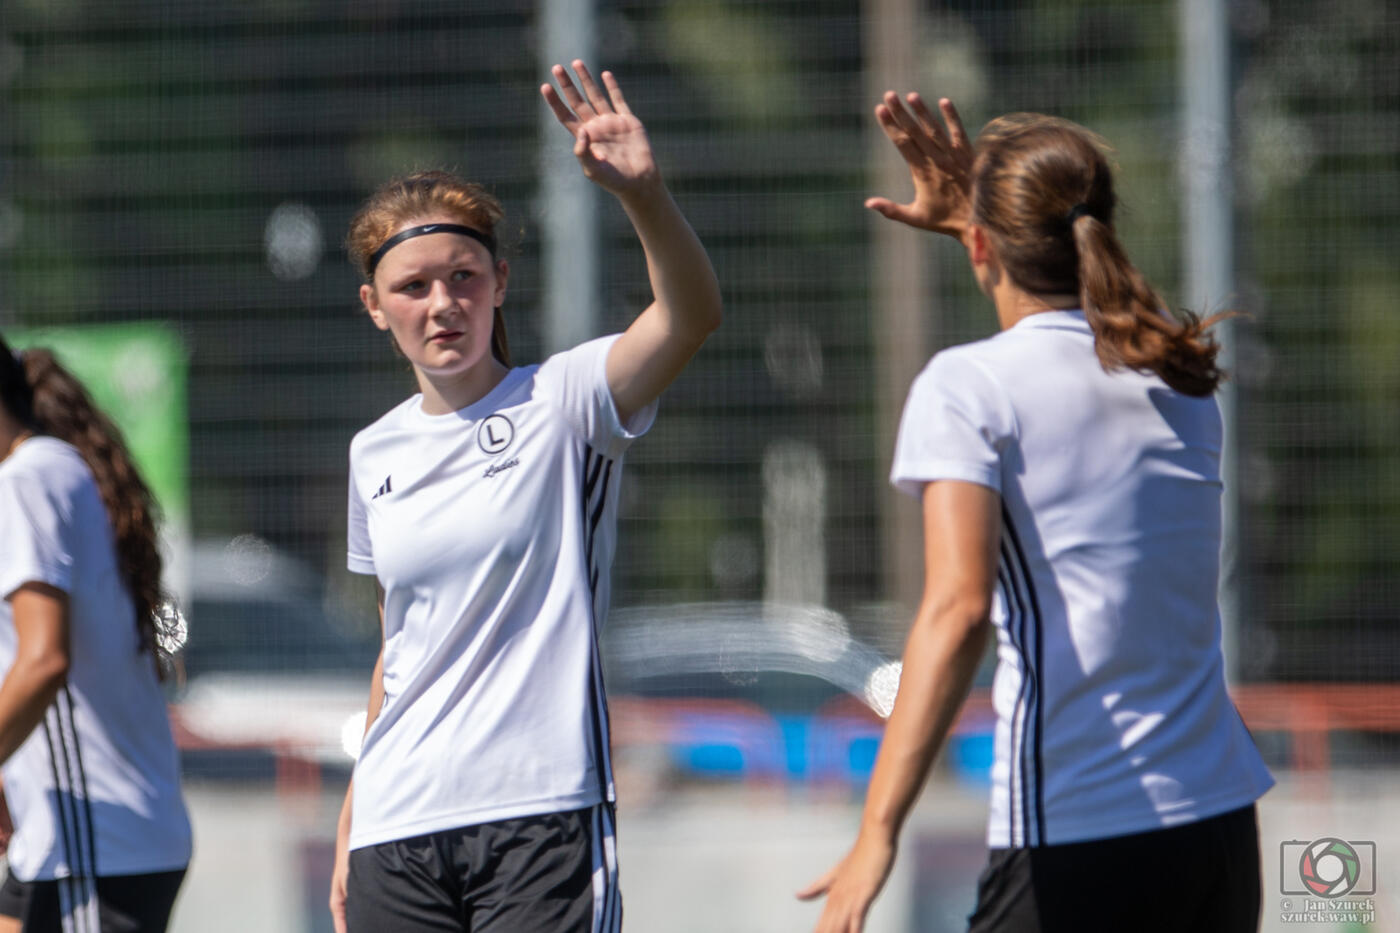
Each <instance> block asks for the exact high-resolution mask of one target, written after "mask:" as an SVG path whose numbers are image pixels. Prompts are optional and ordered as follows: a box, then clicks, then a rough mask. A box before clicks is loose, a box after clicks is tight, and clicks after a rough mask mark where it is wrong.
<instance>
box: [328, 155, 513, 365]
mask: <svg viewBox="0 0 1400 933" xmlns="http://www.w3.org/2000/svg"><path fill="white" fill-rule="evenodd" d="M436 214H447V215H449V216H451V217H453V218H455V219H456V220H458V221H459V222H461V223H463V224H466V225H467V226H469V227H473V228H475V229H477V230H480V231H481V232H482V233H487V234H490V235H492V236H495V234H496V226H497V225H498V224H499V223H501V221H503V220H504V219H505V216H506V212H505V208H503V207H502V206H501V202H500V201H498V200H496V198H495V196H494V195H492V194H491V193H490V192H489V191H487V190H486V189H485V188H483V187H482V186H481V185H478V184H476V183H474V182H469V181H463V180H462V179H461V178H458V177H457V176H456V175H453V174H452V173H451V172H443V171H430V172H415V173H413V174H412V175H405V176H404V177H402V178H395V179H394V180H393V181H391V182H389V183H388V184H386V185H384V186H382V187H381V188H380V189H379V190H378V191H376V192H375V193H374V194H372V195H370V196H369V198H368V199H367V200H366V201H365V203H364V204H363V205H362V206H361V207H360V209H359V211H357V212H356V214H355V216H354V217H353V218H351V220H350V232H349V233H348V234H347V235H346V237H345V250H346V252H348V253H349V254H350V260H351V262H353V263H354V264H355V268H357V269H359V270H360V275H362V276H363V277H364V280H365V281H366V282H369V283H373V282H374V273H373V271H372V270H371V269H370V257H371V256H373V255H374V252H375V250H377V249H379V247H380V246H382V245H383V243H384V241H385V240H387V239H389V237H391V236H393V235H394V232H395V231H396V230H398V229H399V228H400V227H402V226H403V225H404V224H405V223H407V222H408V221H410V220H421V219H425V218H427V217H429V216H431V215H436ZM491 259H492V260H493V261H494V260H495V259H496V256H495V255H494V254H493V255H492V257H491ZM491 355H492V356H494V357H495V358H496V359H497V360H499V361H500V362H501V363H502V364H503V365H505V366H509V365H510V344H509V342H508V341H507V339H506V322H505V316H504V315H502V314H501V309H500V308H497V309H496V314H495V317H494V319H493V323H492V325H491Z"/></svg>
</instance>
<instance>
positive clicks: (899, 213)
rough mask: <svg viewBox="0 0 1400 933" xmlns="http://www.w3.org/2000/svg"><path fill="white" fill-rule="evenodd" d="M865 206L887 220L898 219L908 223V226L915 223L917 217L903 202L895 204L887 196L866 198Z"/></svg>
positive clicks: (900, 221)
mask: <svg viewBox="0 0 1400 933" xmlns="http://www.w3.org/2000/svg"><path fill="white" fill-rule="evenodd" d="M865 206H866V208H868V209H869V210H872V211H874V212H875V213H877V214H879V215H880V216H881V217H884V218H886V219H888V220H894V221H898V222H899V223H902V224H909V225H910V226H916V225H917V218H916V217H915V215H914V212H913V211H911V210H910V209H909V208H908V207H906V206H905V205H903V204H896V203H895V202H894V201H891V200H890V199H889V198H866V199H865Z"/></svg>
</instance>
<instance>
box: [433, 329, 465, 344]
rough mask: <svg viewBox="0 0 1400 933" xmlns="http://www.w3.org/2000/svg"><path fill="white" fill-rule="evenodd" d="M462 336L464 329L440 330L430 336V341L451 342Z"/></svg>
mask: <svg viewBox="0 0 1400 933" xmlns="http://www.w3.org/2000/svg"><path fill="white" fill-rule="evenodd" d="M461 336H462V331H460V330H443V331H438V332H437V333H436V334H433V335H432V336H431V337H429V338H428V343H438V344H441V343H451V342H452V341H454V340H457V339H459V338H461Z"/></svg>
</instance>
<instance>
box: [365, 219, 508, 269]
mask: <svg viewBox="0 0 1400 933" xmlns="http://www.w3.org/2000/svg"><path fill="white" fill-rule="evenodd" d="M430 233H460V234H461V235H462V236H469V237H471V238H472V239H473V240H476V241H477V242H478V243H480V244H481V245H482V246H484V247H486V249H487V251H488V252H490V253H491V258H492V259H495V258H496V238H495V237H494V236H492V235H491V234H489V233H482V232H481V231H480V230H477V229H476V228H475V227H468V226H465V225H463V224H423V225H422V226H420V227H409V228H408V229H407V230H400V231H399V232H398V233H396V234H394V235H393V236H391V237H389V239H387V240H385V241H384V243H383V244H382V245H381V246H380V247H379V249H377V250H375V251H374V255H372V256H370V257H369V274H370V275H371V276H372V275H374V269H375V267H376V266H378V265H379V260H381V259H383V258H384V254H385V253H387V252H389V250H391V249H393V248H394V247H395V246H398V245H399V244H400V243H402V242H403V241H404V240H411V239H413V238H414V237H416V236H427V235H428V234H430Z"/></svg>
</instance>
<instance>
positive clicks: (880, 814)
mask: <svg viewBox="0 0 1400 933" xmlns="http://www.w3.org/2000/svg"><path fill="white" fill-rule="evenodd" d="M988 631H989V625H988V622H987V619H986V617H985V616H982V617H980V618H978V617H976V616H970V615H968V614H967V613H960V612H959V611H958V610H948V611H947V612H945V613H942V614H937V615H933V616H931V617H928V618H920V619H919V620H918V621H916V622H915V625H914V628H913V630H912V631H911V633H910V636H909V641H908V643H907V644H906V646H905V649H904V664H903V674H902V676H901V678H900V685H899V694H898V696H897V698H896V700H895V706H894V711H893V712H892V713H891V715H890V718H889V722H888V723H887V724H886V726H885V735H884V739H883V740H882V741H881V743H880V753H879V755H878V756H877V758H876V762H875V770H874V772H873V773H872V775H871V778H870V789H869V791H868V793H867V796H866V802H865V812H864V815H863V817H862V820H861V832H862V833H876V834H878V835H880V836H882V837H885V838H888V839H889V840H890V841H893V840H894V839H895V838H897V837H898V835H899V831H900V828H901V827H902V826H903V824H904V820H905V818H906V817H907V816H908V814H909V810H910V809H911V808H912V807H913V805H914V801H915V800H916V799H917V797H918V795H919V791H920V789H921V788H922V787H923V784H924V781H925V779H926V777H927V776H928V771H929V768H930V766H931V765H932V764H933V759H934V758H935V756H936V755H937V754H938V751H939V749H941V748H942V746H943V742H944V740H945V739H946V738H947V736H948V732H949V730H951V729H952V726H953V723H954V721H955V720H956V719H957V715H958V711H959V710H960V709H961V708H962V704H963V701H964V700H966V699H967V694H968V691H969V689H971V686H972V679H973V675H974V674H975V673H976V671H977V666H978V664H979V663H980V661H981V659H982V653H983V651H984V649H985V647H986V644H987V633H988Z"/></svg>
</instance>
